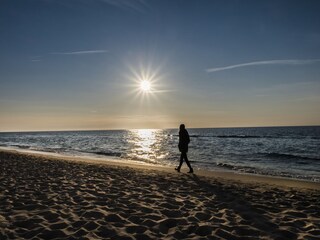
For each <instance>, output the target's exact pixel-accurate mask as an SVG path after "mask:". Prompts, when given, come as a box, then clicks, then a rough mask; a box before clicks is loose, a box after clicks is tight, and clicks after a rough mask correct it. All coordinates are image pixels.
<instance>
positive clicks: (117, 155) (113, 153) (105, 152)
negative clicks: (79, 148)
mask: <svg viewBox="0 0 320 240" xmlns="http://www.w3.org/2000/svg"><path fill="white" fill-rule="evenodd" d="M86 153H92V154H97V155H103V156H111V157H121V155H122V154H121V153H119V152H110V151H96V152H95V151H92V152H86Z"/></svg>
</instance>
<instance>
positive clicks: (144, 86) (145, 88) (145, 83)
mask: <svg viewBox="0 0 320 240" xmlns="http://www.w3.org/2000/svg"><path fill="white" fill-rule="evenodd" d="M140 89H141V90H142V91H143V92H149V91H150V90H151V83H150V81H147V80H143V81H142V82H141V83H140Z"/></svg>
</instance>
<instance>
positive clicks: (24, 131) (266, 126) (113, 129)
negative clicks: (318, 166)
mask: <svg viewBox="0 0 320 240" xmlns="http://www.w3.org/2000/svg"><path fill="white" fill-rule="evenodd" d="M178 125H179V124H178ZM273 127H275V128H276V127H320V124H318V125H265V126H243V127H240V126H238V127H236V126H232V127H187V129H208V128H213V129H215V128H217V129H221V128H273ZM178 128H179V126H178V127H175V128H171V127H169V128H109V129H64V130H23V131H11V130H10V131H0V133H28V132H90V131H93V132H95V131H123V130H171V129H178Z"/></svg>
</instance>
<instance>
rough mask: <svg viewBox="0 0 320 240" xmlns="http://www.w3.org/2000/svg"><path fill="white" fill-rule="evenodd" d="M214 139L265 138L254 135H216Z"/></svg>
mask: <svg viewBox="0 0 320 240" xmlns="http://www.w3.org/2000/svg"><path fill="white" fill-rule="evenodd" d="M215 137H217V138H266V137H263V136H255V135H218V136H215Z"/></svg>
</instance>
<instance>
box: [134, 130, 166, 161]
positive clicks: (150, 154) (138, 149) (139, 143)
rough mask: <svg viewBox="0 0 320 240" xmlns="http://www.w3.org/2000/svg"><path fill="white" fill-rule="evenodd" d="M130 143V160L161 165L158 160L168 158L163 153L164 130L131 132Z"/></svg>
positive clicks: (164, 152)
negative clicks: (140, 160) (141, 160)
mask: <svg viewBox="0 0 320 240" xmlns="http://www.w3.org/2000/svg"><path fill="white" fill-rule="evenodd" d="M130 135H131V136H130V137H129V138H128V142H129V143H130V144H131V146H132V148H131V151H130V153H128V157H129V158H133V159H137V158H138V159H143V160H144V161H148V162H151V163H159V161H158V160H160V159H164V158H165V157H166V156H168V154H169V153H168V152H166V151H163V149H162V148H163V142H164V138H163V130H161V129H135V130H130Z"/></svg>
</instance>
